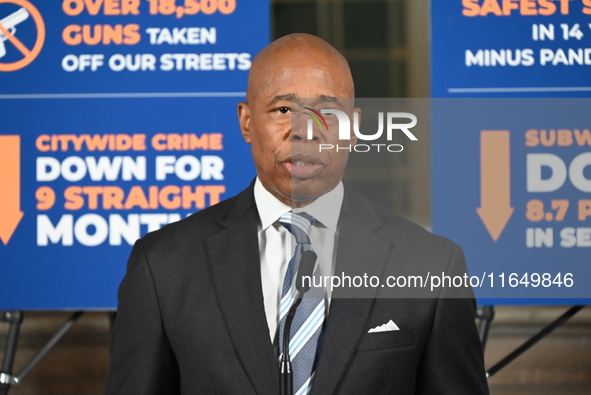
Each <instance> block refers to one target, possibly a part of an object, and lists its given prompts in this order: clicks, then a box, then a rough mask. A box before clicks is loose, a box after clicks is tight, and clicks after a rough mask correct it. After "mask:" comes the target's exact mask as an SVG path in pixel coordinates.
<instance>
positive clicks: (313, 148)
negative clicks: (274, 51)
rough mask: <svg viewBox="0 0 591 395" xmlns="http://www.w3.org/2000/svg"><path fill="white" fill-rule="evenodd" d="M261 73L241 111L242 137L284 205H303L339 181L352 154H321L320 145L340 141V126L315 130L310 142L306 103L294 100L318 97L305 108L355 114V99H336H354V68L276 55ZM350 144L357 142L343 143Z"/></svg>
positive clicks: (324, 59)
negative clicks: (353, 110)
mask: <svg viewBox="0 0 591 395" xmlns="http://www.w3.org/2000/svg"><path fill="white" fill-rule="evenodd" d="M259 74H260V76H261V78H262V80H260V81H256V82H255V84H254V85H255V86H254V87H253V90H254V92H250V91H249V103H248V104H245V103H241V104H240V105H239V107H238V113H239V118H240V125H241V129H242V134H243V136H244V139H245V140H246V142H247V143H249V144H251V146H252V156H253V159H254V163H255V166H256V169H257V174H258V176H259V179H260V180H261V182H262V184H263V186H264V187H265V188H266V189H267V190H268V191H269V192H271V193H272V194H273V195H274V196H275V197H277V198H278V199H279V200H281V201H282V202H284V203H286V204H288V205H290V206H292V207H301V206H304V205H306V204H308V203H310V202H312V201H313V200H314V199H316V198H317V197H319V196H321V195H323V194H325V193H326V192H329V191H331V190H332V189H333V188H334V187H335V186H336V185H337V184H338V183H339V181H340V180H341V178H342V175H343V171H344V168H345V165H346V163H347V157H348V151H345V150H341V151H339V152H338V153H337V152H336V150H323V151H322V152H319V144H332V145H334V146H336V145H337V144H338V143H339V140H338V127H337V126H336V124H334V125H330V124H329V130H328V131H326V130H324V131H322V130H320V129H319V128H315V129H314V139H313V140H308V138H307V133H306V120H307V119H306V116H305V115H302V114H301V111H302V110H303V109H302V108H301V106H300V105H299V104H301V103H298V104H296V102H300V101H299V100H295V101H294V100H292V99H300V98H310V99H313V100H306V101H305V104H304V105H306V106H309V107H312V106H313V108H314V109H315V110H317V111H319V110H320V109H322V108H335V109H341V110H343V111H345V112H347V113H350V112H351V111H352V109H351V108H350V107H351V106H350V105H349V104H350V103H351V102H352V100H345V101H344V102H343V101H342V100H337V101H335V99H337V98H351V97H352V95H353V87H352V82H351V77H350V74H349V70H348V68H345V67H343V64H342V63H339V62H336V61H335V60H334V58H331V57H330V56H326V55H325V54H323V53H321V52H313V51H312V52H306V53H305V54H304V55H302V54H300V55H298V54H294V53H291V54H289V53H284V54H283V56H276V57H275V58H274V59H273V61H269V62H268V65H266V66H265V67H264V72H261V73H259ZM250 89H251V86H249V90H250ZM303 111H306V110H303ZM329 118H330V116H329ZM296 120H297V121H296ZM349 144H355V141H354V140H350V141H349V140H347V141H341V145H349Z"/></svg>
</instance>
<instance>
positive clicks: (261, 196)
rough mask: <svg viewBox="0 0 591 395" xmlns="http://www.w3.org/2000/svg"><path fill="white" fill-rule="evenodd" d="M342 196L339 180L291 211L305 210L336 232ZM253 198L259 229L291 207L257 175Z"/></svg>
mask: <svg viewBox="0 0 591 395" xmlns="http://www.w3.org/2000/svg"><path fill="white" fill-rule="evenodd" d="M343 196H344V188H343V183H342V182H339V183H338V185H337V186H336V187H335V188H334V189H333V190H332V191H330V192H327V193H325V194H324V195H322V196H320V197H319V198H317V199H316V200H314V201H313V202H312V203H310V204H308V205H307V206H305V207H302V208H297V209H294V210H293V211H294V212H296V213H297V212H306V213H308V214H310V215H311V216H313V217H314V218H316V220H318V221H319V222H320V223H322V225H324V226H325V227H327V228H328V229H330V230H332V231H333V232H335V233H338V232H337V224H338V222H339V215H340V213H341V206H342V205H343ZM254 200H255V202H256V205H257V210H258V212H259V217H260V220H261V226H262V229H261V230H265V229H267V228H268V227H269V226H271V225H272V224H273V223H274V222H275V221H277V220H278V219H279V218H280V217H281V216H282V215H283V214H285V213H287V212H288V211H290V210H291V207H289V206H288V205H287V204H284V203H282V202H280V201H279V200H278V199H277V198H276V197H275V196H273V195H272V194H271V192H269V191H267V190H266V189H265V187H264V186H263V184H262V183H261V181H260V180H259V178H258V177H257V179H256V181H255V184H254Z"/></svg>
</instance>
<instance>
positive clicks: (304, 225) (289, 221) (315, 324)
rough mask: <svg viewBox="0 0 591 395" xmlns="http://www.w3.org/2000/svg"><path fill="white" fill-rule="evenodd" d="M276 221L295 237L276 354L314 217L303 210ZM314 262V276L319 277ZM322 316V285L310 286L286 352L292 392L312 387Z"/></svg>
mask: <svg viewBox="0 0 591 395" xmlns="http://www.w3.org/2000/svg"><path fill="white" fill-rule="evenodd" d="M279 222H281V224H283V226H285V227H286V228H287V230H289V231H290V232H291V234H292V235H293V236H294V237H295V239H296V246H295V250H294V253H293V256H292V257H291V260H290V261H289V266H288V268H287V272H286V273H285V279H284V281H283V292H282V294H281V306H280V308H279V357H280V358H281V354H282V353H283V328H284V326H285V318H286V315H287V312H288V311H289V308H290V307H291V305H292V303H293V301H294V300H295V298H296V297H297V293H298V292H297V290H296V289H295V278H296V274H297V272H298V268H299V265H300V259H301V257H302V254H303V253H304V251H307V250H313V248H312V246H311V244H310V236H309V235H310V228H311V227H312V224H313V223H314V222H315V220H314V218H313V217H312V216H310V215H308V214H306V213H292V212H289V213H286V214H284V215H283V216H282V217H281V218H280V219H279ZM318 267H319V265H317V267H316V270H315V271H314V277H316V278H318V277H319V276H320V269H318ZM324 317H325V305H324V291H323V289H322V288H316V287H312V288H311V289H310V291H308V292H307V293H306V294H305V296H304V298H303V300H302V303H301V304H300V306H299V307H298V309H297V312H296V314H295V317H294V320H293V323H292V326H291V333H290V341H289V354H290V356H291V362H292V367H293V388H294V393H295V395H305V394H309V393H310V390H311V389H312V383H313V380H314V372H315V370H316V361H317V359H318V355H319V354H320V352H319V351H320V348H321V345H322V334H323V324H324Z"/></svg>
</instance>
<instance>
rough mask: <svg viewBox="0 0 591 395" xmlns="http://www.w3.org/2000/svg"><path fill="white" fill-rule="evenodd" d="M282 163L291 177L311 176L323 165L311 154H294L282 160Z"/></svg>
mask: <svg viewBox="0 0 591 395" xmlns="http://www.w3.org/2000/svg"><path fill="white" fill-rule="evenodd" d="M283 165H284V166H285V168H286V169H287V171H288V172H289V174H290V175H291V176H292V177H296V178H311V177H314V176H315V175H316V174H317V173H318V172H319V171H320V170H321V169H322V168H323V167H324V163H323V162H322V161H321V160H320V159H318V158H316V157H313V156H311V155H305V156H302V155H294V156H292V157H290V158H288V159H287V160H286V161H284V162H283Z"/></svg>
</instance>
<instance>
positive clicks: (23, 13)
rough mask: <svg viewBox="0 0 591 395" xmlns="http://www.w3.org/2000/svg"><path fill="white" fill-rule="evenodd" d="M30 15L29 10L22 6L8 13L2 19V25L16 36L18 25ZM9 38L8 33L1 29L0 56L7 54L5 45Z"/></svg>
mask: <svg viewBox="0 0 591 395" xmlns="http://www.w3.org/2000/svg"><path fill="white" fill-rule="evenodd" d="M28 17H29V12H28V11H27V10H26V9H25V8H24V7H21V8H19V9H18V10H17V11H15V12H13V13H12V14H10V15H8V16H7V17H6V18H4V19H2V20H0V26H2V27H4V29H6V30H8V31H9V32H10V34H12V35H13V36H14V33H16V25H18V24H19V23H21V22H24V21H25V20H26V19H27V18H28ZM7 39H8V37H6V35H5V34H4V33H2V32H1V31H0V58H2V57H3V56H4V55H6V46H5V45H4V41H6V40H7Z"/></svg>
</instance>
